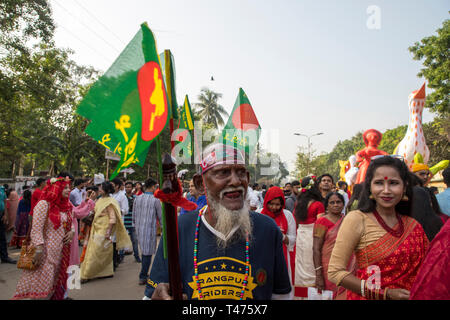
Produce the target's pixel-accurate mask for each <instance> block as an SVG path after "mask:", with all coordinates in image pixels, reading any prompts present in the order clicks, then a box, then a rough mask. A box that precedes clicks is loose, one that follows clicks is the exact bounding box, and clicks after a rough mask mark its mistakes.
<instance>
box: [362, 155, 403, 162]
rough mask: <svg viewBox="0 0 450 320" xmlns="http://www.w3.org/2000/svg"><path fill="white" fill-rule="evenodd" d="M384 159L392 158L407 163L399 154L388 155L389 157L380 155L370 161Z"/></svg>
mask: <svg viewBox="0 0 450 320" xmlns="http://www.w3.org/2000/svg"><path fill="white" fill-rule="evenodd" d="M383 157H391V158H394V159H398V160H400V161H403V162H405V158H404V157H403V156H401V155H398V154H388V155H385V154H379V155H376V156H373V157H371V158H370V161H372V160H376V159H380V158H383Z"/></svg>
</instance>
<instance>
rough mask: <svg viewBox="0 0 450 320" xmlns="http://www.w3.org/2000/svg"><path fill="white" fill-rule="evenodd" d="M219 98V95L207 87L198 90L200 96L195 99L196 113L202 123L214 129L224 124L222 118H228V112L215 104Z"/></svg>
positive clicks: (220, 95)
mask: <svg viewBox="0 0 450 320" xmlns="http://www.w3.org/2000/svg"><path fill="white" fill-rule="evenodd" d="M221 97H222V94H221V93H217V92H214V91H212V90H210V89H209V88H207V87H203V88H202V89H201V90H200V94H199V95H198V97H197V99H198V100H199V102H197V103H196V104H195V106H196V107H197V108H198V109H197V110H196V113H197V114H198V115H199V116H200V119H202V121H203V123H208V124H211V125H213V126H214V127H215V128H218V126H223V125H224V124H225V122H224V121H223V118H222V116H227V117H228V112H226V110H225V108H224V107H223V106H222V105H220V104H219V103H218V102H217V100H219V98H221Z"/></svg>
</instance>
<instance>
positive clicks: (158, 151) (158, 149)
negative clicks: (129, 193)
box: [156, 136, 167, 259]
mask: <svg viewBox="0 0 450 320" xmlns="http://www.w3.org/2000/svg"><path fill="white" fill-rule="evenodd" d="M159 140H160V138H159V136H158V137H157V138H156V157H157V158H158V176H159V187H160V188H161V186H162V184H163V167H162V157H161V143H160V141H159ZM161 211H162V226H161V229H162V235H163V236H162V241H163V249H164V250H163V252H164V259H167V230H166V225H167V221H166V210H165V205H164V202H162V203H161Z"/></svg>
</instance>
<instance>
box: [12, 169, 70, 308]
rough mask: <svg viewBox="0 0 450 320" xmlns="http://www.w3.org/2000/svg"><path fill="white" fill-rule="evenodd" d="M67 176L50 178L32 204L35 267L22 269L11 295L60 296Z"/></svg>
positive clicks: (66, 252) (66, 254) (65, 260)
mask: <svg viewBox="0 0 450 320" xmlns="http://www.w3.org/2000/svg"><path fill="white" fill-rule="evenodd" d="M69 193H70V180H68V179H64V178H58V179H55V178H52V179H51V180H48V181H47V186H46V187H45V188H44V189H43V190H42V195H41V198H40V201H39V202H38V203H37V204H36V206H35V207H34V212H33V222H32V228H31V234H30V238H31V244H32V245H33V246H35V247H36V264H38V265H39V266H38V268H37V269H35V270H23V272H22V275H21V277H20V279H19V282H18V283H17V287H16V292H15V294H14V297H13V298H12V299H52V300H62V299H63V298H64V293H65V291H66V288H67V277H68V275H67V267H68V266H69V260H70V244H71V241H72V238H73V235H74V231H73V229H72V216H71V214H72V205H71V204H70V202H69Z"/></svg>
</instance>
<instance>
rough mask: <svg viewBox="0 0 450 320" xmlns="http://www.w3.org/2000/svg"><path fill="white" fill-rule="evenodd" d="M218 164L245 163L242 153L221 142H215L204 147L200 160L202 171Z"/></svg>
mask: <svg viewBox="0 0 450 320" xmlns="http://www.w3.org/2000/svg"><path fill="white" fill-rule="evenodd" d="M220 164H245V157H244V153H243V152H242V151H241V150H239V149H236V148H234V147H233V146H230V145H226V144H223V143H215V144H211V145H209V146H208V147H206V149H205V150H204V151H203V156H202V159H201V161H200V166H201V167H202V173H205V172H206V171H208V170H209V169H211V168H214V167H215V166H218V165H220Z"/></svg>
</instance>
